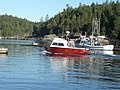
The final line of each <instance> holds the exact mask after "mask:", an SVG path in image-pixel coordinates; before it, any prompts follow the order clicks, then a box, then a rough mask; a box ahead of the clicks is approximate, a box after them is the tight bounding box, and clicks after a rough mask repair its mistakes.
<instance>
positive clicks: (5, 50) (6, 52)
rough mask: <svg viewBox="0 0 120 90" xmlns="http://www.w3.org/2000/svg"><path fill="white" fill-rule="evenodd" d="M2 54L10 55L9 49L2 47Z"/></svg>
mask: <svg viewBox="0 0 120 90" xmlns="http://www.w3.org/2000/svg"><path fill="white" fill-rule="evenodd" d="M0 54H8V49H7V48H4V47H2V48H1V47H0Z"/></svg>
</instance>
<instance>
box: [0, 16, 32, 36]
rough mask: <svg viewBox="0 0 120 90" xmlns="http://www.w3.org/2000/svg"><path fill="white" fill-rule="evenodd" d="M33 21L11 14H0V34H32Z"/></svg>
mask: <svg viewBox="0 0 120 90" xmlns="http://www.w3.org/2000/svg"><path fill="white" fill-rule="evenodd" d="M32 32H33V23H32V22H30V21H27V20H26V19H21V18H18V17H13V16H11V15H1V16H0V36H5V37H7V36H14V37H22V36H29V35H32Z"/></svg>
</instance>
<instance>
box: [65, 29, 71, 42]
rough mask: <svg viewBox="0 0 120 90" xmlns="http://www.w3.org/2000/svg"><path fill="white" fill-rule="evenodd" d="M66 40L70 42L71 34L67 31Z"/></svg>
mask: <svg viewBox="0 0 120 90" xmlns="http://www.w3.org/2000/svg"><path fill="white" fill-rule="evenodd" d="M66 40H67V41H68V42H69V41H70V32H69V31H66Z"/></svg>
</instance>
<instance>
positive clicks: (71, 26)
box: [33, 0, 120, 39]
mask: <svg viewBox="0 0 120 90" xmlns="http://www.w3.org/2000/svg"><path fill="white" fill-rule="evenodd" d="M93 18H100V22H101V24H100V28H101V30H100V32H101V35H106V36H107V37H109V38H112V39H116V38H117V39H120V3H119V1H117V2H113V1H111V2H108V1H107V0H106V2H104V3H103V4H95V3H92V4H91V5H90V6H88V5H84V4H81V3H80V4H79V7H77V8H72V7H71V6H69V4H67V5H66V9H64V10H63V12H60V13H59V14H57V15H56V16H55V17H53V18H50V19H49V20H47V19H46V22H43V23H42V22H40V23H37V24H36V25H35V26H34V32H33V34H34V35H36V36H44V35H45V34H56V35H64V34H65V32H66V31H67V30H69V31H70V32H71V34H72V35H75V34H76V35H77V34H79V32H80V31H83V32H87V34H89V35H90V34H91V31H92V20H93Z"/></svg>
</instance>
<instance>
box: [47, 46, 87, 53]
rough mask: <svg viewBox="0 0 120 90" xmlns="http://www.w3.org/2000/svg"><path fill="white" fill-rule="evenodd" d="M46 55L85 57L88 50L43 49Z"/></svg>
mask: <svg viewBox="0 0 120 90" xmlns="http://www.w3.org/2000/svg"><path fill="white" fill-rule="evenodd" d="M45 50H46V51H47V52H48V53H54V54H66V55H73V54H74V55H85V54H89V50H88V49H85V48H60V47H45Z"/></svg>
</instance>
